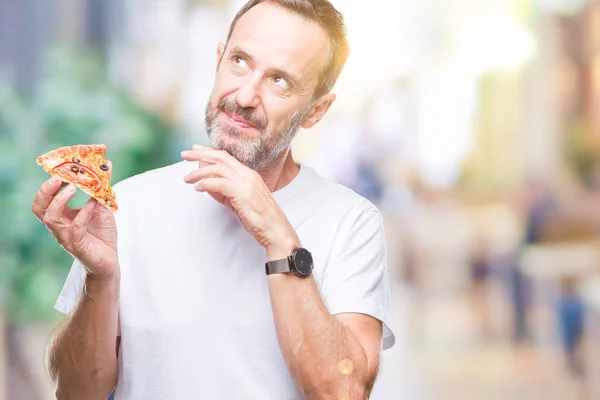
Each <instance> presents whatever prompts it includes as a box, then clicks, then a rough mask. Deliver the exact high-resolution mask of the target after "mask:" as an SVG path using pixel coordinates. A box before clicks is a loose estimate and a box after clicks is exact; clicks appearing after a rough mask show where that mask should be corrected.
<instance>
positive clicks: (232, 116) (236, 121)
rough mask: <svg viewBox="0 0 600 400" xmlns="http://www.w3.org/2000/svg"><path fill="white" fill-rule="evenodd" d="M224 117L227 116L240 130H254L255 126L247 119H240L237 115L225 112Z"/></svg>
mask: <svg viewBox="0 0 600 400" xmlns="http://www.w3.org/2000/svg"><path fill="white" fill-rule="evenodd" d="M225 115H227V117H228V118H229V120H230V121H232V122H233V123H234V124H235V125H236V126H238V127H240V128H256V125H254V124H253V123H252V122H250V121H248V120H247V119H245V118H243V117H240V116H239V115H236V114H231V113H228V112H225Z"/></svg>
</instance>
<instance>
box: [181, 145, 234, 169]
mask: <svg viewBox="0 0 600 400" xmlns="http://www.w3.org/2000/svg"><path fill="white" fill-rule="evenodd" d="M181 157H182V158H183V159H184V160H186V161H205V162H208V163H212V164H216V163H220V164H224V165H229V166H230V167H231V168H239V167H240V166H244V165H243V164H242V163H240V162H239V161H238V160H236V159H235V158H234V157H233V156H232V155H231V154H229V153H227V152H226V151H224V150H215V149H213V148H210V147H194V148H193V150H187V151H183V152H181Z"/></svg>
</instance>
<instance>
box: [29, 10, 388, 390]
mask: <svg viewBox="0 0 600 400" xmlns="http://www.w3.org/2000/svg"><path fill="white" fill-rule="evenodd" d="M329 43H330V42H329V39H328V37H327V34H326V32H325V31H324V30H323V29H322V28H321V27H320V26H319V25H317V24H316V23H314V22H310V21H307V20H306V19H304V18H302V17H299V16H297V15H295V14H293V13H290V12H289V11H287V10H285V9H283V8H280V7H278V6H276V5H273V4H271V3H268V2H266V3H261V4H259V5H257V6H256V7H254V8H252V9H251V10H249V11H248V12H247V13H246V14H245V15H244V16H242V18H240V20H239V21H238V24H237V26H236V28H235V30H234V32H233V34H232V36H231V38H230V40H229V42H228V43H227V44H219V45H218V48H217V62H218V68H217V72H216V79H215V85H214V88H213V92H212V94H211V96H210V99H209V102H208V106H207V110H206V115H207V126H208V128H209V129H208V130H209V137H210V139H211V143H212V146H211V147H202V146H194V148H192V149H191V150H188V151H185V152H183V153H182V157H183V158H184V159H186V160H188V161H192V162H197V163H198V168H197V169H196V170H194V171H192V172H191V173H190V174H188V175H187V176H185V177H182V179H184V180H185V182H187V183H188V184H190V185H193V186H194V188H195V189H196V190H197V191H198V192H207V193H208V194H210V196H212V197H213V198H214V200H215V201H218V202H219V203H221V204H223V205H225V206H226V207H228V208H229V209H230V210H231V212H233V213H235V215H236V216H237V218H238V220H239V222H240V223H241V224H242V225H243V226H244V228H245V229H246V230H247V231H248V232H249V233H250V234H251V235H252V236H253V237H254V238H255V239H256V241H257V243H259V244H260V245H261V246H263V247H264V249H265V257H266V259H268V260H276V259H281V258H285V257H287V256H288V255H290V254H291V253H292V252H293V250H294V249H295V248H297V247H298V246H300V245H301V243H300V240H299V238H298V236H297V234H296V232H295V231H294V229H293V227H292V226H291V224H290V223H289V221H288V220H287V218H286V216H285V214H284V213H283V211H282V210H281V209H280V208H279V206H278V205H277V203H276V202H275V201H274V199H273V196H272V194H271V193H272V192H273V191H275V190H278V189H280V188H282V187H284V186H286V185H287V184H288V183H290V182H291V181H292V180H293V179H294V177H295V176H296V175H297V174H298V172H299V167H298V165H296V163H295V162H294V160H293V158H292V154H291V152H290V151H289V144H290V142H291V139H292V138H293V136H294V135H295V134H296V131H297V129H298V128H299V127H302V128H305V129H308V128H311V127H312V126H313V125H314V124H316V123H317V122H318V121H319V120H320V119H321V118H323V116H324V115H325V113H326V112H327V111H328V109H329V107H330V106H331V104H332V103H333V101H334V100H335V95H333V94H331V93H330V94H326V95H324V96H321V97H320V98H314V91H315V88H316V86H317V83H318V80H319V74H320V73H321V72H322V71H323V69H324V67H325V66H326V65H327V62H328V59H329V52H330V44H329ZM59 187H60V183H59V182H47V183H45V184H44V185H43V186H42V188H41V189H40V192H39V193H38V195H37V196H36V198H35V200H34V204H33V206H32V210H33V212H34V213H35V214H36V216H37V217H38V218H39V219H40V220H41V221H42V222H43V223H44V224H45V225H46V226H47V227H48V229H49V231H50V232H51V233H52V234H53V235H54V237H55V238H56V239H57V241H58V242H59V243H60V244H61V245H62V246H63V247H64V248H65V249H66V250H67V251H68V252H69V253H71V254H72V255H73V256H74V257H76V258H78V259H79V260H80V261H81V262H82V263H83V265H84V266H85V268H86V270H87V272H88V278H87V280H86V286H85V291H84V294H83V295H82V297H81V300H80V302H79V305H78V307H77V308H76V311H75V312H74V313H73V314H72V315H71V316H69V317H67V318H66V319H65V321H64V323H63V324H62V325H61V326H60V327H59V328H58V329H57V332H56V333H55V335H54V336H53V338H52V340H51V341H50V343H49V345H48V357H47V360H48V371H49V374H50V377H51V378H52V381H53V382H54V384H55V388H56V393H57V398H59V399H82V398H85V399H92V400H93V399H105V398H106V397H107V395H108V394H109V393H110V392H111V390H112V389H113V388H114V386H115V384H116V379H117V354H118V346H119V341H118V337H117V321H118V299H119V286H120V270H119V264H118V257H117V247H116V235H117V232H116V227H115V223H114V216H113V215H112V213H111V212H110V211H108V210H106V209H105V208H104V207H96V203H95V202H94V201H93V200H92V201H91V202H90V203H88V204H87V205H86V206H85V207H84V208H83V210H82V211H77V210H71V209H69V208H68V206H66V203H67V202H68V200H69V199H70V198H71V197H72V195H73V193H74V191H72V190H71V191H68V190H63V191H62V192H60V193H59ZM268 280H269V293H270V296H271V301H272V309H273V313H274V319H275V324H276V331H277V336H278V340H279V344H280V347H281V351H282V354H283V355H284V357H285V360H286V362H287V365H288V367H289V369H290V371H291V375H292V377H293V378H294V380H295V382H296V383H297V385H298V387H299V388H300V389H301V390H302V391H303V393H304V394H305V395H306V396H307V397H308V398H309V399H336V400H338V399H365V398H367V397H368V395H369V394H370V391H371V388H372V385H373V382H374V381H375V377H376V375H377V371H378V367H379V358H380V346H381V335H382V325H381V322H380V321H378V320H376V319H374V318H372V317H370V316H367V315H363V314H353V313H346V314H339V315H336V316H332V315H331V314H329V312H328V310H327V308H326V307H325V305H324V303H323V301H322V300H321V297H320V294H319V292H318V290H317V286H316V284H315V281H314V278H313V277H312V276H310V277H308V278H300V277H297V276H295V275H291V274H278V275H272V276H269V277H268ZM290 309H294V313H290V312H289V310H290ZM115 348H116V349H117V351H116V352H115Z"/></svg>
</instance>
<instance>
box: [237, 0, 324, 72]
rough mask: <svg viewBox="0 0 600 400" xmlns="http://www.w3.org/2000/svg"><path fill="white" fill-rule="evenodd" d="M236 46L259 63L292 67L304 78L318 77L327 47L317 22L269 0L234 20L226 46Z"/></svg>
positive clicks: (282, 67)
mask: <svg viewBox="0 0 600 400" xmlns="http://www.w3.org/2000/svg"><path fill="white" fill-rule="evenodd" d="M236 46H237V47H240V48H241V49H242V50H244V51H246V52H247V53H249V54H250V55H251V56H252V57H253V58H254V61H255V62H256V63H258V64H259V66H260V67H264V68H281V69H287V70H292V72H295V73H297V74H298V75H300V76H302V77H303V78H306V79H311V78H315V79H316V78H317V77H318V75H319V72H320V71H321V70H322V69H323V68H324V67H325V66H326V64H327V62H328V60H329V51H330V41H329V38H328V35H327V32H326V31H325V30H324V29H323V28H321V26H319V24H317V23H316V22H313V21H309V20H307V19H305V18H303V17H302V16H300V15H298V14H295V13H293V12H291V11H288V10H286V9H285V8H283V7H280V6H278V5H275V4H271V3H269V2H263V3H260V4H258V5H256V6H254V7H252V8H251V9H250V10H248V12H246V13H245V14H244V15H243V16H242V17H241V18H240V19H239V20H238V22H237V24H236V26H235V29H234V30H233V32H232V35H231V38H230V40H229V43H228V46H227V47H228V48H233V47H236Z"/></svg>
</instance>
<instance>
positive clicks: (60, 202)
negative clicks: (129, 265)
mask: <svg viewBox="0 0 600 400" xmlns="http://www.w3.org/2000/svg"><path fill="white" fill-rule="evenodd" d="M61 187H62V181H61V179H60V178H59V177H58V176H52V177H51V178H50V179H49V180H47V181H46V182H44V184H43V185H42V186H41V187H40V190H39V191H38V193H37V195H36V196H35V199H34V200H33V204H32V206H31V211H33V213H34V214H35V216H36V217H37V218H38V219H39V220H40V221H42V223H43V224H44V225H45V226H46V228H48V230H49V231H50V233H51V234H52V236H54V238H55V239H56V241H57V242H58V243H59V244H60V245H61V246H62V247H63V248H64V249H65V250H66V251H67V252H69V253H70V254H71V255H72V256H73V257H75V258H76V259H78V260H79V261H80V262H81V263H82V264H83V265H84V267H85V268H86V270H87V272H88V274H89V275H91V276H92V277H97V278H107V279H110V278H114V277H117V276H118V274H119V262H118V257H117V226H116V223H115V216H114V214H113V212H112V211H110V210H109V209H107V208H106V207H104V206H103V205H101V204H99V203H98V201H96V200H95V199H94V198H91V199H90V200H89V201H88V202H87V203H86V204H85V205H84V206H83V208H81V209H80V210H74V209H72V208H70V207H69V206H68V205H67V203H68V202H69V200H71V199H72V198H73V196H74V195H75V191H76V189H75V186H73V185H68V186H67V187H65V188H64V190H62V191H60V188H61Z"/></svg>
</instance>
